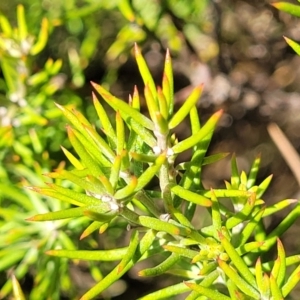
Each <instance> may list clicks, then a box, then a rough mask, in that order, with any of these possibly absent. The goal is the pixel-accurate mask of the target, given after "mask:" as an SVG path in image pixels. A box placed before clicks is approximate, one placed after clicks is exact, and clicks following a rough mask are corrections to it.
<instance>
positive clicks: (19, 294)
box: [12, 275, 25, 300]
mask: <svg viewBox="0 0 300 300" xmlns="http://www.w3.org/2000/svg"><path fill="white" fill-rule="evenodd" d="M12 286H13V294H14V299H15V300H25V296H24V293H23V291H22V289H21V286H20V283H19V281H18V279H17V278H16V276H15V275H12Z"/></svg>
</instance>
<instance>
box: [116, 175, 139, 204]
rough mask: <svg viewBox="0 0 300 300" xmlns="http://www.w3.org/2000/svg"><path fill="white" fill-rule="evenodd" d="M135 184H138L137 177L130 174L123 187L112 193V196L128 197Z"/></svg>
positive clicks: (117, 197)
mask: <svg viewBox="0 0 300 300" xmlns="http://www.w3.org/2000/svg"><path fill="white" fill-rule="evenodd" d="M137 184H138V180H137V178H136V177H135V176H132V177H131V180H130V181H129V183H128V184H127V185H126V186H125V187H123V188H122V189H119V190H118V191H116V193H115V194H114V198H115V199H117V200H121V199H126V198H127V197H129V196H130V195H132V194H133V193H134V191H135V189H136V186H137Z"/></svg>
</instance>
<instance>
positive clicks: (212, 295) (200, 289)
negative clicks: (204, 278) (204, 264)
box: [185, 282, 230, 300]
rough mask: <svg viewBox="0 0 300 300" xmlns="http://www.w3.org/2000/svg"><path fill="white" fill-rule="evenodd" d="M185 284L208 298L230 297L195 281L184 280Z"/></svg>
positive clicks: (224, 298) (223, 299) (224, 299)
mask: <svg viewBox="0 0 300 300" xmlns="http://www.w3.org/2000/svg"><path fill="white" fill-rule="evenodd" d="M185 284H186V285H187V286H188V287H189V288H190V289H192V290H194V291H196V292H197V293H198V294H199V295H203V296H206V297H207V298H209V299H215V300H230V298H229V297H228V296H226V295H224V294H221V293H220V292H218V291H216V290H213V289H210V288H207V287H204V286H201V285H198V284H196V283H190V282H185Z"/></svg>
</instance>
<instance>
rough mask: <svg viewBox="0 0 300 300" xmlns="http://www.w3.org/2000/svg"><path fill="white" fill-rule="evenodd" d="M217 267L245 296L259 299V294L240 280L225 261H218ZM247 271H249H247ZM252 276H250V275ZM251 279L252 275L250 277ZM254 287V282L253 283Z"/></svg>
mask: <svg viewBox="0 0 300 300" xmlns="http://www.w3.org/2000/svg"><path fill="white" fill-rule="evenodd" d="M218 264H219V267H220V268H221V269H222V270H223V271H224V273H225V274H226V275H227V276H228V277H229V278H230V279H231V280H232V281H233V282H234V284H235V285H236V286H237V287H238V288H239V289H240V290H241V291H242V292H243V293H245V294H246V295H248V296H250V297H252V298H254V299H260V294H259V293H258V291H257V290H256V289H255V288H253V286H252V285H250V284H249V283H247V281H245V280H244V279H243V278H241V277H240V276H239V275H238V273H237V271H236V270H234V269H233V268H232V267H231V266H229V265H228V264H227V263H226V262H225V261H223V260H221V259H218ZM248 271H249V270H248ZM251 275H252V274H251ZM252 277H253V275H252ZM255 285H256V282H255Z"/></svg>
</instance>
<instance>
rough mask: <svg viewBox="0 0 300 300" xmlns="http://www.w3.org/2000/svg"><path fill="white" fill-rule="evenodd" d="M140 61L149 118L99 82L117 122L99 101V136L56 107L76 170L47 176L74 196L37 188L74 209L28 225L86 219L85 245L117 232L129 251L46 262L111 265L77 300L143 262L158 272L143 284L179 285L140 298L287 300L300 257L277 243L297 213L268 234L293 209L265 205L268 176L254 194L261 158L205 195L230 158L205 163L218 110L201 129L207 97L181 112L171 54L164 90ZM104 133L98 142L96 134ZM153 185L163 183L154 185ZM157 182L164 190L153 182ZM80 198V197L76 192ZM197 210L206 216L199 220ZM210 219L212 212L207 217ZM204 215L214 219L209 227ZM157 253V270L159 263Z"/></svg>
mask: <svg viewBox="0 0 300 300" xmlns="http://www.w3.org/2000/svg"><path fill="white" fill-rule="evenodd" d="M135 56H136V61H137V64H138V68H139V70H140V73H141V75H142V78H143V81H144V84H145V88H144V98H145V101H146V106H147V108H148V112H149V117H147V116H145V115H144V114H142V113H141V112H140V98H139V93H138V91H137V89H136V88H135V89H134V92H133V95H132V96H130V97H129V103H125V102H124V101H123V100H121V99H118V98H116V97H115V96H113V95H111V94H110V93H109V92H108V91H107V90H105V89H104V88H103V87H102V86H101V85H98V84H95V83H93V84H92V85H93V87H94V89H95V91H96V92H97V94H99V95H100V96H101V98H102V99H103V100H104V101H105V102H106V103H107V104H108V105H109V106H110V107H111V108H112V109H113V110H114V111H115V120H114V122H112V121H111V120H110V118H109V116H108V115H107V113H106V111H105V109H104V107H103V105H102V104H101V102H100V101H99V99H98V97H97V95H96V94H93V101H94V106H95V109H96V111H97V114H98V116H99V120H100V124H101V125H100V130H99V129H98V128H96V126H95V125H94V124H91V123H90V122H89V121H88V120H87V119H86V118H85V117H84V116H83V115H82V114H81V113H80V112H78V111H76V110H75V109H68V108H66V107H62V106H60V105H57V106H58V107H59V108H60V109H61V111H62V113H63V114H64V115H65V116H66V118H67V119H68V120H69V122H70V123H71V125H70V126H68V127H67V131H68V137H69V140H70V143H71V145H72V147H73V149H74V152H75V153H76V155H74V154H72V153H71V152H69V151H68V150H66V149H64V148H63V151H64V153H65V155H66V156H67V158H68V159H69V161H70V162H71V164H72V165H73V166H74V168H73V170H71V171H69V170H62V169H59V170H57V171H55V172H53V173H50V174H47V175H48V176H49V177H51V178H55V179H62V182H63V180H68V181H70V182H72V183H73V184H75V185H77V186H78V188H76V189H74V190H71V189H70V188H65V187H64V186H63V185H62V186H60V185H58V184H54V183H49V184H48V186H47V187H31V189H32V190H34V191H36V192H38V193H41V194H43V195H46V196H50V197H53V198H57V199H59V200H61V201H64V202H67V203H70V204H72V205H73V206H74V207H72V208H69V209H65V210H61V211H55V212H49V213H45V214H39V215H36V216H33V217H31V218H30V219H29V220H30V221H49V220H51V221H53V220H60V219H66V218H79V217H82V218H89V219H90V220H91V222H90V225H89V226H88V227H87V228H86V229H85V231H84V232H83V233H82V236H81V238H84V237H87V236H88V235H90V234H91V233H92V232H94V231H96V230H99V231H100V233H103V232H104V231H106V230H108V229H109V228H110V227H111V226H115V224H119V227H121V229H122V230H123V231H124V234H125V232H127V231H129V232H130V236H131V238H130V240H129V242H128V246H126V247H119V248H113V249H109V250H94V251H93V250H89V251H88V250H73V251H70V250H63V249H53V250H49V251H48V252H47V254H48V255H52V256H59V257H66V258H69V259H76V260H95V261H103V262H104V261H106V262H107V261H111V262H115V263H111V264H110V266H111V270H110V271H109V272H108V274H106V275H103V276H102V278H101V280H100V281H99V282H98V283H97V284H95V286H94V287H92V288H91V289H90V290H88V291H87V292H86V293H85V294H84V295H83V296H82V297H81V298H80V299H82V300H83V299H85V300H86V299H92V298H94V297H96V296H97V295H99V294H101V293H102V292H103V291H105V290H106V289H107V288H108V287H110V286H111V285H112V284H113V283H114V282H116V281H118V280H119V279H120V278H121V277H122V276H123V275H124V274H125V273H126V272H128V271H129V270H130V269H131V268H132V267H133V266H135V265H136V264H138V263H139V262H140V261H142V260H150V261H152V265H153V263H156V265H155V266H154V267H151V268H146V269H143V270H140V271H139V273H138V275H139V276H145V277H147V276H158V275H161V274H164V273H167V274H171V275H173V276H177V277H180V278H181V279H182V280H181V281H180V282H179V283H178V280H177V282H176V284H173V285H170V286H168V287H165V288H163V289H160V290H158V291H154V292H152V293H151V294H148V295H146V296H143V297H142V298H140V299H143V300H145V299H155V300H157V299H172V297H175V296H176V295H179V294H185V295H186V299H188V300H192V299H218V300H223V299H224V300H225V299H283V298H284V297H286V296H287V295H288V294H289V293H290V292H291V291H292V290H293V288H294V286H295V285H296V284H297V282H298V280H299V276H300V275H299V274H300V266H298V267H297V268H296V269H295V270H294V271H293V272H291V271H288V267H289V266H292V265H295V264H297V263H298V262H299V261H300V256H299V255H294V256H289V257H288V256H286V254H285V250H284V248H283V245H282V243H281V242H280V240H279V239H278V237H279V236H280V235H282V233H283V232H285V231H286V230H287V229H288V228H289V227H290V225H291V224H292V223H293V222H294V221H295V219H296V218H297V217H298V215H299V212H300V206H299V205H296V206H295V208H294V209H293V210H292V211H291V212H290V213H289V214H288V215H287V216H286V218H285V219H283V221H282V222H281V223H280V224H279V225H278V226H277V227H276V228H275V229H274V230H273V231H272V232H271V233H268V234H267V233H266V231H265V229H264V222H263V220H264V218H265V217H267V216H270V215H272V214H274V213H276V212H278V211H280V210H282V209H284V208H285V207H287V206H289V205H290V204H292V203H295V202H296V200H291V199H286V200H283V201H281V202H279V203H276V204H274V205H272V206H266V204H265V202H264V201H263V199H262V195H263V193H264V192H265V190H266V188H267V187H268V185H269V183H270V181H271V176H270V177H268V178H266V179H265V180H264V181H263V182H262V183H260V184H259V185H256V177H257V173H258V170H259V165H260V157H257V158H256V159H255V160H254V163H253V165H252V167H251V170H250V172H249V174H248V175H247V174H246V173H245V172H242V173H241V174H239V173H238V169H237V164H236V160H235V157H234V156H233V158H232V162H231V166H232V176H231V180H230V182H226V187H225V188H223V189H205V188H204V187H203V185H202V175H201V174H202V168H203V166H204V165H207V164H210V163H214V162H215V161H217V160H219V159H221V158H223V157H224V156H226V154H223V153H221V154H215V155H211V156H207V155H206V153H207V149H208V146H209V143H210V141H211V138H212V134H213V131H214V129H215V127H216V124H217V122H218V120H219V119H220V117H221V115H222V111H217V112H216V113H215V114H213V115H212V116H211V118H210V119H209V120H208V121H207V122H206V123H205V124H200V120H199V115H198V111H197V108H196V103H197V101H198V99H199V98H200V95H201V92H202V85H200V86H197V87H195V88H194V90H193V91H192V93H191V95H190V96H189V97H188V98H187V99H186V101H185V102H184V103H183V105H182V106H181V107H180V108H179V109H178V110H177V111H176V112H175V111H174V99H173V75H172V65H171V58H170V54H169V52H167V55H166V60H165V66H164V73H163V79H162V87H157V88H156V86H155V84H154V81H153V78H152V76H151V75H150V72H149V69H148V67H147V65H146V62H145V60H144V58H143V56H142V55H141V53H140V50H139V48H138V47H137V46H135ZM186 117H189V119H190V128H191V135H190V136H189V137H188V138H186V139H184V140H181V141H179V140H178V139H177V138H176V136H175V135H174V132H173V130H174V129H175V128H176V127H177V126H178V125H179V124H181V123H182V122H183V120H184V119H185V118H186ZM100 132H101V134H100ZM186 150H190V151H191V152H192V154H191V158H190V159H189V161H186V162H181V163H178V164H177V163H176V157H177V156H178V155H179V154H180V153H182V152H184V151H186ZM154 178H157V179H158V181H153V180H152V179H154ZM155 182H158V187H157V186H156V183H155ZM80 191H81V192H80ZM199 207H201V208H202V209H201V212H200V213H199V211H200V210H199V209H198V208H199ZM205 211H207V212H206V213H205ZM203 214H206V217H205V218H206V219H207V218H208V217H207V216H209V218H208V219H209V220H208V221H206V223H205V224H204V223H203V221H202V220H203V218H204V217H203ZM276 244H277V252H278V256H277V258H276V259H275V260H270V261H266V262H262V261H261V258H260V255H261V254H262V253H264V252H266V251H268V250H270V249H271V248H272V247H273V246H274V245H275V246H276ZM154 254H161V261H158V262H157V255H156V258H155V259H154V258H153V255H154Z"/></svg>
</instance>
